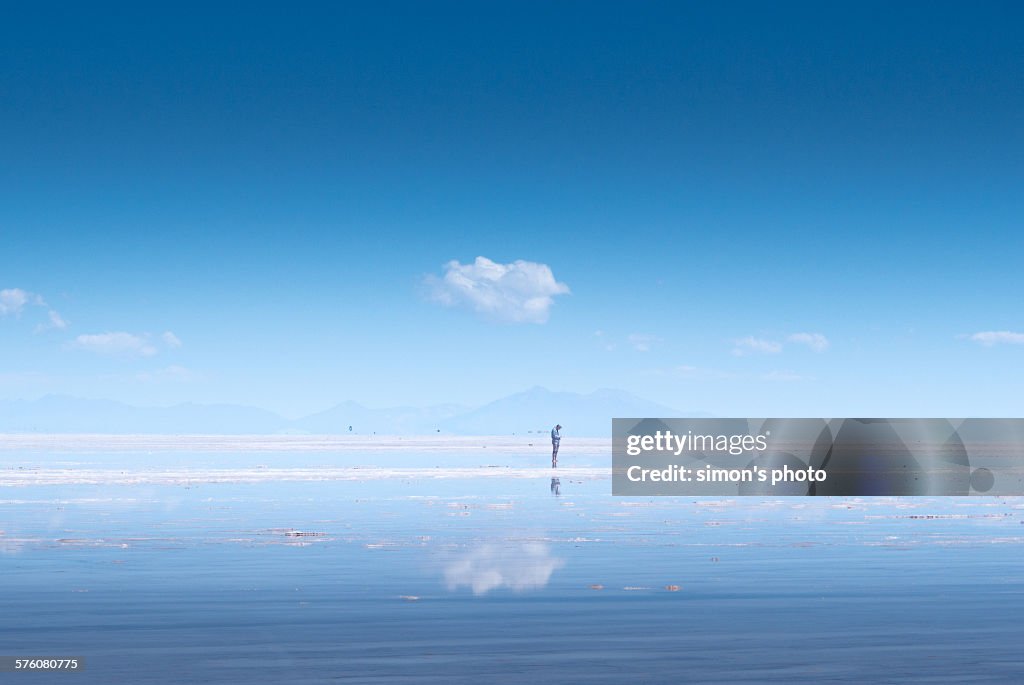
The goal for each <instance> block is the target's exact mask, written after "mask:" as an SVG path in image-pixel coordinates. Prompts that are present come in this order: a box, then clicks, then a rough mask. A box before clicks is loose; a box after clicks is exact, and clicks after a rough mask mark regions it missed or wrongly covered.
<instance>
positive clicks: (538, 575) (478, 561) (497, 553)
mask: <svg viewBox="0 0 1024 685" xmlns="http://www.w3.org/2000/svg"><path fill="white" fill-rule="evenodd" d="M564 565H565V562H564V561H562V560H561V559H557V558H555V557H553V556H551V552H550V550H549V549H548V546H547V545H544V544H541V543H538V542H527V543H509V544H506V545H495V544H485V545H482V546H480V547H477V548H476V549H474V550H472V551H470V552H469V553H467V554H465V555H464V556H462V557H460V558H458V559H455V560H454V561H452V562H451V563H450V564H448V565H447V566H446V567H445V569H444V579H445V582H446V583H447V584H448V589H449V590H457V589H458V588H460V587H462V586H466V587H469V588H472V590H473V594H474V595H483V594H486V593H488V592H490V591H491V590H495V589H497V588H508V589H510V590H516V591H522V590H533V589H537V588H542V587H544V586H546V585H547V584H548V581H549V580H550V579H551V574H552V573H554V572H555V570H556V569H559V568H561V567H562V566H564Z"/></svg>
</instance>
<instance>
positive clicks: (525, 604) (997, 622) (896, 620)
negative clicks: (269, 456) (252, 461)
mask: <svg viewBox="0 0 1024 685" xmlns="http://www.w3.org/2000/svg"><path fill="white" fill-rule="evenodd" d="M73 456H74V455H72V457H73ZM263 456H264V455H261V456H260V457H253V458H256V459H262V458H263ZM309 456H310V455H298V456H296V455H292V456H291V461H290V462H287V463H291V464H293V465H295V464H299V463H303V462H305V463H321V462H320V461H317V460H311V459H310V458H309ZM433 456H434V458H433V460H432V461H429V462H426V463H427V464H429V465H428V466H426V467H425V468H430V469H433V468H434V467H436V466H438V465H439V464H444V463H445V458H444V457H443V455H442V456H441V457H440V458H438V457H437V455H436V454H435V455H433ZM142 458H143V455H130V458H129V457H124V458H123V459H122V462H123V463H128V462H132V463H136V462H135V461H134V460H137V459H142ZM235 458H236V459H237V460H239V461H236V462H232V463H243V462H244V463H246V464H248V463H249V462H248V461H246V459H245V458H242V457H237V456H236V457H235ZM374 458H375V459H376V463H378V464H379V463H381V462H382V461H387V458H383V459H382V458H381V457H379V456H376V457H374ZM406 458H408V455H406V456H404V457H403V459H406ZM163 459H164V460H166V459H167V457H166V455H165V456H164V457H163ZM275 459H277V457H275ZM281 459H282V460H283V459H284V458H283V457H281ZM464 459H465V456H464V455H463V456H459V457H458V458H457V459H456V458H454V457H453V460H454V461H457V462H458V463H460V464H461V463H462V460H464ZM54 460H63V461H64V462H75V463H85V462H88V463H90V464H95V462H96V461H97V458H96V457H95V455H91V456H88V457H87V458H86V457H82V458H81V459H77V458H69V456H68V455H67V454H66V453H64V454H61V455H58V456H53V455H42V456H41V455H39V454H30V453H23V454H19V456H18V459H8V461H7V463H8V464H12V463H14V462H15V461H17V462H18V464H19V466H20V467H25V466H28V467H29V468H34V467H35V466H39V465H41V466H42V467H43V468H45V467H47V466H52V465H53V462H54ZM175 460H176V461H175V463H176V464H178V465H180V464H181V463H185V464H186V465H187V464H188V462H189V459H188V457H187V455H181V454H178V455H177V457H175ZM367 460H369V457H368V458H367ZM99 461H102V462H103V464H104V465H105V466H112V467H116V462H117V459H115V458H114V457H109V458H107V457H104V458H103V459H100V460H99ZM156 461H157V462H159V463H161V464H164V465H165V464H166V463H169V462H167V461H161V460H160V459H158V460H156ZM194 461H195V462H196V463H199V462H202V463H203V464H204V465H209V464H210V463H224V462H223V461H220V460H219V458H218V457H217V456H216V455H214V456H212V457H211V456H210V455H202V456H196V457H195V459H194ZM412 461H413V462H415V459H413V460H412ZM470 461H472V459H470ZM477 461H478V462H479V464H478V465H482V466H487V465H488V464H486V463H485V462H484V461H480V460H477ZM281 463H285V462H284V461H282V462H281ZM332 463H333V462H332ZM420 463H424V462H422V461H421V462H420ZM33 465H35V466H33ZM491 466H493V465H491ZM126 468H128V467H126ZM563 473H565V474H570V475H563V476H561V477H560V480H559V483H558V487H557V494H556V492H555V489H554V488H553V487H552V483H551V480H550V478H548V477H544V478H529V477H516V478H503V477H488V478H457V477H449V478H443V479H438V478H435V477H426V476H427V475H428V474H424V475H425V477H424V478H415V477H403V478H382V479H375V480H368V481H360V480H328V481H312V482H303V481H288V482H258V483H230V482H228V483H202V482H199V483H195V482H193V483H190V484H176V485H153V484H140V485H111V484H107V483H96V484H67V485H23V486H18V487H10V486H9V487H3V488H0V528H2V530H3V534H2V535H0V566H2V571H3V578H4V589H5V592H4V593H3V594H2V595H0V645H3V647H2V649H0V652H2V653H3V654H8V655H20V654H33V655H76V656H85V657H86V659H87V666H86V670H85V671H84V672H80V673H77V674H55V675H44V674H34V675H33V676H31V677H30V678H29V677H27V676H25V677H23V676H14V675H11V676H8V678H7V679H8V680H11V681H15V680H17V679H18V678H25V679H26V682H27V679H31V680H32V681H33V682H61V683H63V682H76V683H85V682H90V683H91V682H96V683H109V682H141V683H145V682H181V681H190V682H239V683H242V682H246V683H262V682H267V683H271V682H275V683H276V682H285V681H287V682H297V683H321V682H338V681H342V682H367V683H369V682H387V683H392V682H399V683H400V682H417V683H419V682H431V683H432V682H437V683H441V682H445V683H450V682H466V683H469V682H480V681H481V680H484V679H486V680H489V681H492V682H499V683H501V682H509V683H512V682H522V681H524V680H529V681H531V682H534V683H546V682H551V683H554V682H558V683H562V682H579V681H595V682H607V683H621V682H709V681H713V682H747V683H764V682H793V681H797V682H800V681H805V682H851V683H852V682H857V683H861V682H922V683H942V682H964V681H970V682H1012V681H1017V680H1019V677H1020V674H1021V673H1024V657H1021V656H1020V652H1019V642H1020V638H1021V629H1020V627H1019V625H1020V615H1021V610H1022V609H1024V575H1022V573H1021V559H1022V554H1021V552H1022V551H1024V548H1022V543H1024V526H1022V525H1021V524H1022V522H1024V503H1022V502H1021V501H1020V500H1017V499H996V498H982V497H976V498H970V499H966V498H965V499H941V500H940V499H917V498H903V499H895V498H894V499H872V500H847V499H831V498H818V499H799V498H791V499H773V500H768V499H759V498H745V499H736V500H713V499H682V498H646V499H639V498H613V497H612V496H611V495H610V494H609V493H610V490H611V484H610V480H609V479H605V478H587V479H582V478H575V477H573V476H572V475H571V473H572V471H571V469H570V470H565V471H563ZM300 533H301V534H300Z"/></svg>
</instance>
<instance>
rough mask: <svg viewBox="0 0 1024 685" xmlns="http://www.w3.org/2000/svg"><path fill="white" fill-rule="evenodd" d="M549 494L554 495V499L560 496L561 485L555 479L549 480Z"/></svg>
mask: <svg viewBox="0 0 1024 685" xmlns="http://www.w3.org/2000/svg"><path fill="white" fill-rule="evenodd" d="M551 494H552V495H554V496H555V497H558V496H559V495H561V494H562V484H561V483H560V482H559V480H558V479H557V478H552V479H551Z"/></svg>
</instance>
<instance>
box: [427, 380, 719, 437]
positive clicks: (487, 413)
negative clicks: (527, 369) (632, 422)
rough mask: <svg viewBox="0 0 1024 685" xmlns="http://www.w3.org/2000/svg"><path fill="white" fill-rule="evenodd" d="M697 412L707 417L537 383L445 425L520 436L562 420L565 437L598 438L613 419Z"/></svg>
mask: <svg viewBox="0 0 1024 685" xmlns="http://www.w3.org/2000/svg"><path fill="white" fill-rule="evenodd" d="M698 415H699V416H706V414H700V413H694V412H680V411H679V410H677V409H673V408H671V407H666V406H665V405H663V404H658V403H656V402H651V401H649V400H645V399H641V398H639V397H636V396H635V395H630V394H629V393H628V392H624V391H622V390H597V391H595V392H592V393H590V394H589V395H581V394H579V393H574V392H553V391H551V390H548V389H547V388H542V387H539V386H538V387H534V388H530V389H529V390H527V391H525V392H521V393H517V394H515V395H510V396H509V397H505V398H502V399H500V400H495V401H494V402H491V403H490V404H486V405H484V406H483V407H480V408H479V409H475V410H473V411H470V412H467V413H465V414H461V415H459V416H455V417H452V418H451V419H449V420H448V421H446V422H445V423H444V424H443V428H444V430H445V431H446V432H450V433H456V434H466V435H508V434H510V433H516V434H520V435H521V434H523V433H526V432H528V431H533V432H538V431H540V432H542V433H547V432H548V431H550V430H551V427H552V426H554V425H555V424H556V423H560V424H562V428H563V433H565V434H567V435H579V436H594V437H596V436H605V435H611V424H612V419H613V418H615V417H647V416H651V417H661V416H676V417H683V416H698Z"/></svg>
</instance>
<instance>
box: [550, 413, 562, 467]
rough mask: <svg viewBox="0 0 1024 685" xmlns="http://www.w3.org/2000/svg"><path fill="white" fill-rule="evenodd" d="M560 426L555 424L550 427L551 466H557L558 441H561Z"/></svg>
mask: <svg viewBox="0 0 1024 685" xmlns="http://www.w3.org/2000/svg"><path fill="white" fill-rule="evenodd" d="M561 431H562V426H561V424H558V425H556V426H555V427H554V428H552V429H551V468H553V469H555V468H558V443H560V442H562V433H561Z"/></svg>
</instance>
